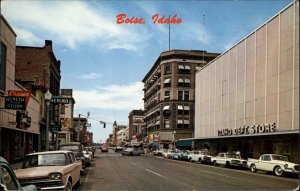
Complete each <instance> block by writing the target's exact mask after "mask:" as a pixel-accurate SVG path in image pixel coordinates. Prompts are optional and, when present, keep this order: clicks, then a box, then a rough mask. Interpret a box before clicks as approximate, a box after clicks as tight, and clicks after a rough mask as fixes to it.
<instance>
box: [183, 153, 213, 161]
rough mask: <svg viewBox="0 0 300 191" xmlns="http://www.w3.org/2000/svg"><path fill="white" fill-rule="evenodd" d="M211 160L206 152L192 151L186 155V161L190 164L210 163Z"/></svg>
mask: <svg viewBox="0 0 300 191" xmlns="http://www.w3.org/2000/svg"><path fill="white" fill-rule="evenodd" d="M211 158H212V156H211V155H210V153H209V152H208V151H207V150H196V151H192V152H190V153H189V155H188V160H189V161H190V162H199V163H212V160H211Z"/></svg>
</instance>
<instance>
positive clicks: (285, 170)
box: [282, 169, 299, 174]
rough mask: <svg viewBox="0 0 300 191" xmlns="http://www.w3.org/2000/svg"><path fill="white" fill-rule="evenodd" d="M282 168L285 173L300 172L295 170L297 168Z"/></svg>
mask: <svg viewBox="0 0 300 191" xmlns="http://www.w3.org/2000/svg"><path fill="white" fill-rule="evenodd" d="M282 170H283V172H285V173H292V174H298V173H299V171H298V170H295V169H282Z"/></svg>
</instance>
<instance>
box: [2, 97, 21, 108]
mask: <svg viewBox="0 0 300 191" xmlns="http://www.w3.org/2000/svg"><path fill="white" fill-rule="evenodd" d="M4 105H5V106H4V108H5V109H16V110H26V97H19V96H5V104H4Z"/></svg>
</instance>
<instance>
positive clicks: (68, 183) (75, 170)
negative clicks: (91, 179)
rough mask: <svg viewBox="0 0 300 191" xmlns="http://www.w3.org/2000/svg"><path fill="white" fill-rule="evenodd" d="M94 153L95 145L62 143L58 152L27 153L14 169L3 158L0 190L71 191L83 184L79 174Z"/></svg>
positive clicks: (1, 159) (83, 170) (89, 164)
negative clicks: (20, 164) (17, 167)
mask: <svg viewBox="0 0 300 191" xmlns="http://www.w3.org/2000/svg"><path fill="white" fill-rule="evenodd" d="M94 153H95V149H94V148H91V147H90V148H85V147H84V146H83V145H82V144H80V143H79V142H71V143H67V144H61V145H60V146H59V150H56V151H46V152H34V153H31V154H28V155H26V157H25V159H24V160H23V163H22V167H21V168H20V169H17V170H15V171H14V172H13V171H12V169H11V168H10V167H9V164H8V163H7V161H5V160H4V159H3V158H1V157H0V188H1V187H2V188H3V189H0V190H18V191H21V190H26V191H35V190H72V188H73V187H79V186H80V184H81V178H80V176H81V175H83V174H85V170H86V167H88V166H91V161H92V159H93V157H94Z"/></svg>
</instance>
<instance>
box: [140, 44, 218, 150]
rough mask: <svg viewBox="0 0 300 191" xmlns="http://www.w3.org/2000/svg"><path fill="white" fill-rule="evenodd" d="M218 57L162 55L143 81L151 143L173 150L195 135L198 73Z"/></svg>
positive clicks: (186, 53) (203, 53)
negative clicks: (196, 74) (172, 148)
mask: <svg viewBox="0 0 300 191" xmlns="http://www.w3.org/2000/svg"><path fill="white" fill-rule="evenodd" d="M218 55H219V54H216V53H208V52H206V51H198V50H171V51H166V52H162V53H161V54H160V56H159V57H158V58H157V60H156V62H155V63H154V65H153V66H152V68H151V69H150V71H149V72H148V73H147V74H146V76H145V77H144V79H143V82H144V89H143V90H144V98H143V99H144V107H145V108H144V110H145V113H144V115H145V118H144V120H145V125H146V129H147V134H148V142H149V144H150V145H151V144H152V145H153V146H154V147H156V148H158V147H160V148H162V147H164V148H170V147H172V144H174V141H175V140H177V139H180V138H191V137H193V133H194V100H195V73H196V71H197V70H198V69H200V68H201V67H203V66H204V65H206V64H207V63H208V62H209V61H211V60H213V59H214V58H216V57H217V56H218Z"/></svg>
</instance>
